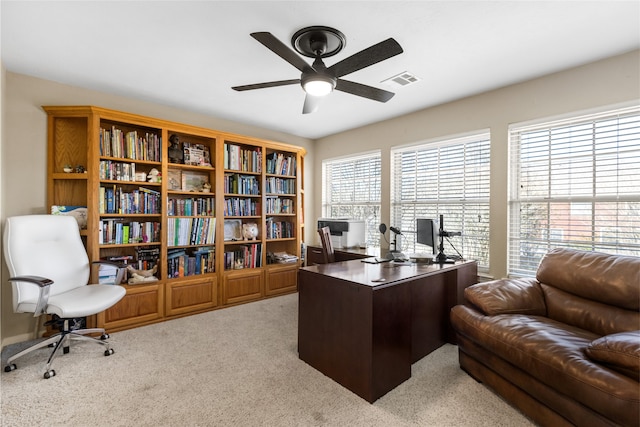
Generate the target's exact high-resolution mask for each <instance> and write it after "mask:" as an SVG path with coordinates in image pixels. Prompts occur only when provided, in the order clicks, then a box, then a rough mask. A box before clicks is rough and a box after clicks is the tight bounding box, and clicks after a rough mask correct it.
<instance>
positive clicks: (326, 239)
mask: <svg viewBox="0 0 640 427" xmlns="http://www.w3.org/2000/svg"><path fill="white" fill-rule="evenodd" d="M318 234H319V235H320V243H322V255H323V256H324V263H325V264H328V263H330V262H334V261H335V260H336V259H335V252H334V251H333V243H332V242H331V231H330V230H329V227H322V228H319V229H318Z"/></svg>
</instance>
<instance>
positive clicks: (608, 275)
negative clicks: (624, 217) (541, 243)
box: [536, 248, 640, 311]
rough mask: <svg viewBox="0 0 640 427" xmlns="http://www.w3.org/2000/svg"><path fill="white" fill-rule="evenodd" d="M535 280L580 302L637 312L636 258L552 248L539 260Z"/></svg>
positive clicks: (639, 260) (639, 271)
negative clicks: (581, 299)
mask: <svg viewBox="0 0 640 427" xmlns="http://www.w3.org/2000/svg"><path fill="white" fill-rule="evenodd" d="M536 278H537V279H538V281H539V282H541V283H544V284H547V285H550V286H553V287H555V288H559V289H562V290H564V291H566V292H569V293H572V294H574V295H578V296H581V297H583V298H588V299H590V300H594V301H599V302H602V303H605V304H611V305H614V306H617V307H621V308H625V309H627V310H635V311H638V310H639V309H640V285H639V284H640V257H632V256H621V255H608V254H603V253H599V252H587V251H578V250H574V249H567V248H556V249H552V250H551V251H549V252H548V253H547V254H546V255H545V256H544V257H543V258H542V261H540V265H539V266H538V271H537V273H536Z"/></svg>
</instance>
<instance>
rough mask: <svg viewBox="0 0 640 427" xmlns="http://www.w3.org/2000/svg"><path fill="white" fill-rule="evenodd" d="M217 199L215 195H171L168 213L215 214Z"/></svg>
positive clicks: (181, 214) (168, 202)
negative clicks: (184, 196) (182, 196)
mask: <svg viewBox="0 0 640 427" xmlns="http://www.w3.org/2000/svg"><path fill="white" fill-rule="evenodd" d="M215 205H216V200H215V199H214V198H213V197H195V198H194V197H190V198H186V199H183V198H178V197H175V198H174V197H169V198H168V200H167V215H169V216H213V215H215V213H214V212H215Z"/></svg>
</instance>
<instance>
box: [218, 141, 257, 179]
mask: <svg viewBox="0 0 640 427" xmlns="http://www.w3.org/2000/svg"><path fill="white" fill-rule="evenodd" d="M223 148H224V168H225V169H231V170H239V171H244V172H256V173H261V172H262V150H261V149H260V148H259V147H254V148H250V149H246V148H242V147H240V146H239V145H235V144H224V147H223Z"/></svg>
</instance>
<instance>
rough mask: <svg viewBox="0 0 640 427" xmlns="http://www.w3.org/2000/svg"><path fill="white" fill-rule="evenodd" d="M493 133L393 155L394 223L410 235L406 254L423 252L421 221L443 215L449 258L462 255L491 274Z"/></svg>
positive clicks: (404, 244) (405, 240) (401, 150)
mask: <svg viewBox="0 0 640 427" xmlns="http://www.w3.org/2000/svg"><path fill="white" fill-rule="evenodd" d="M490 149H491V145H490V139H489V133H488V132H483V133H479V134H475V135H472V136H467V137H461V138H451V139H448V140H444V141H438V142H433V143H425V144H421V145H417V146H411V147H401V148H397V149H394V150H392V151H391V161H392V178H391V189H392V194H391V221H392V223H393V225H395V226H396V227H399V228H400V230H401V231H402V233H403V234H404V235H405V236H404V238H403V239H402V247H401V249H402V251H403V252H405V253H412V252H418V253H424V252H428V250H429V248H428V247H426V246H424V247H421V245H417V244H416V243H415V240H416V234H415V233H416V219H417V218H432V219H439V217H440V215H443V216H444V229H445V231H461V232H462V237H451V238H449V239H445V241H444V243H445V247H444V249H445V253H446V254H447V255H449V256H451V255H457V254H458V252H459V253H460V254H462V256H464V258H467V259H474V260H477V261H478V268H479V269H480V270H481V271H488V269H489V172H490V168H489V166H490Z"/></svg>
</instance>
